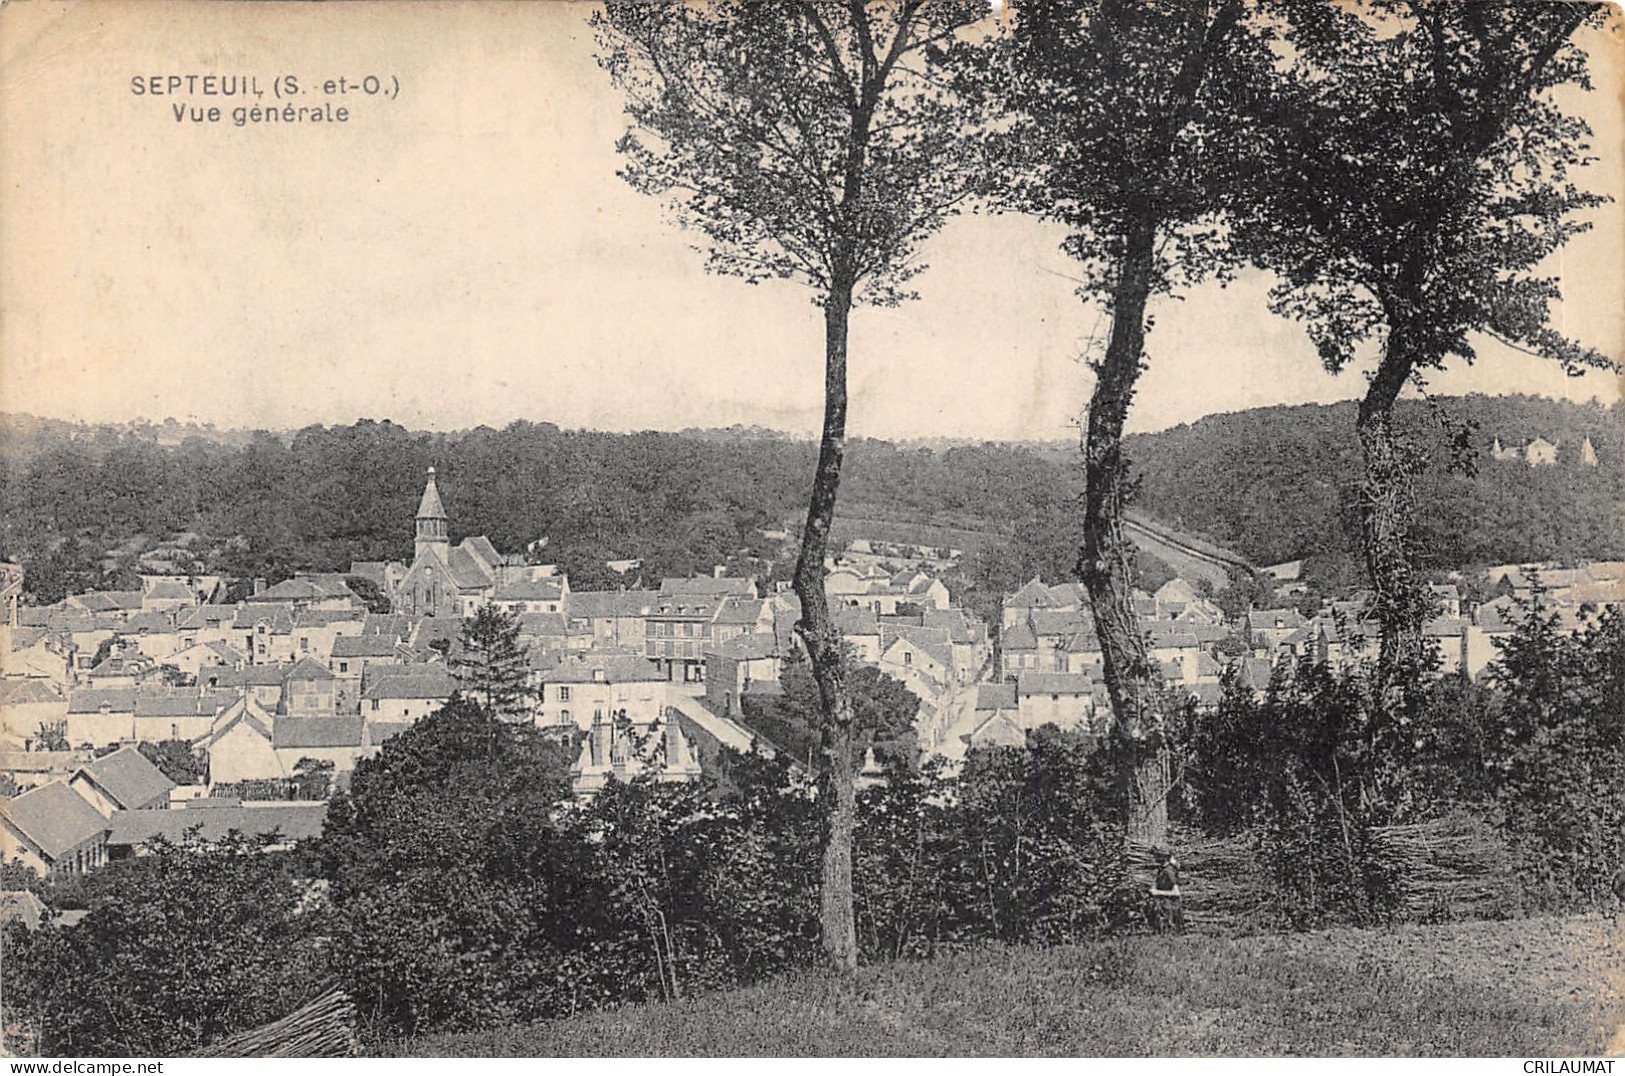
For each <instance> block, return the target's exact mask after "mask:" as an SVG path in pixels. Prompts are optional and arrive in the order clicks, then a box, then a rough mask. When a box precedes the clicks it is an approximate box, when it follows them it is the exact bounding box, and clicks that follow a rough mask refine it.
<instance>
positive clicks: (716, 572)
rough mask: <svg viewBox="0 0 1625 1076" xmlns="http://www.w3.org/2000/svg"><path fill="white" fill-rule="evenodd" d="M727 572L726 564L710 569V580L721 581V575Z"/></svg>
mask: <svg viewBox="0 0 1625 1076" xmlns="http://www.w3.org/2000/svg"><path fill="white" fill-rule="evenodd" d="M727 570H728V566H727V565H726V564H718V565H717V566H716V567H714V568H712V569H711V578H712V579H721V578H722V573H723V572H725V571H727Z"/></svg>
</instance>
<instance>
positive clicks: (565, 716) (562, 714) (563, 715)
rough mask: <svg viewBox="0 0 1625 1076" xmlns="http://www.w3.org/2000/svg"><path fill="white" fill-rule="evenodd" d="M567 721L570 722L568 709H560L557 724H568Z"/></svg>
mask: <svg viewBox="0 0 1625 1076" xmlns="http://www.w3.org/2000/svg"><path fill="white" fill-rule="evenodd" d="M569 723H570V711H568V710H560V711H559V724H561V725H568V724H569Z"/></svg>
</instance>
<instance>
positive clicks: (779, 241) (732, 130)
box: [595, 0, 986, 968]
mask: <svg viewBox="0 0 1625 1076" xmlns="http://www.w3.org/2000/svg"><path fill="white" fill-rule="evenodd" d="M985 11H986V7H985V5H984V4H981V3H977V2H974V0H933V2H930V3H927V2H926V0H899V2H897V3H890V4H871V3H866V2H865V0H796V2H788V0H787V2H783V3H761V2H751V0H715V2H712V3H706V4H688V3H681V2H658V3H657V2H649V0H625V2H614V0H612V2H610V3H608V4H606V5H605V9H604V11H603V13H602V15H600V16H598V17H597V18H596V19H595V25H596V27H597V29H598V32H599V43H600V46H601V54H600V63H601V64H602V66H603V67H604V68H605V69H606V70H607V71H608V72H609V74H610V76H611V77H612V78H613V79H614V81H615V82H616V84H617V85H619V86H620V88H621V89H622V91H623V92H624V93H625V95H626V100H627V105H626V110H627V114H628V116H630V118H631V130H629V131H628V133H627V134H626V135H625V136H624V137H623V138H622V139H621V142H620V150H621V152H622V153H623V154H624V155H625V158H626V164H625V167H624V168H623V170H622V175H623V176H624V177H625V178H626V179H627V180H628V181H629V182H630V183H631V184H632V185H633V186H634V187H636V188H637V189H638V190H640V191H643V192H645V193H647V194H651V195H656V196H660V197H664V198H667V199H668V200H669V202H670V205H671V207H672V209H673V211H674V212H675V215H676V217H677V219H678V220H679V221H681V222H682V224H683V225H685V226H687V227H690V228H693V229H695V230H697V231H698V232H700V233H701V234H703V235H704V236H705V237H706V247H705V253H706V254H707V257H708V265H709V268H710V269H711V270H712V271H714V272H717V273H722V274H725V275H730V276H738V277H742V278H744V279H745V280H747V281H751V282H756V281H761V280H766V279H773V278H778V279H788V280H795V281H798V282H800V283H802V284H804V285H806V286H807V287H808V288H810V289H811V290H812V292H813V296H814V302H815V303H817V305H818V306H819V307H821V308H822V310H823V314H824V423H823V430H822V435H821V437H820V440H819V451H818V463H817V467H816V470H815V472H814V477H813V484H812V492H811V495H810V497H809V499H808V506H807V521H806V525H805V527H804V529H803V533H802V542H801V552H800V557H799V559H798V561H797V563H796V570H795V577H794V587H795V592H796V595H797V596H798V597H799V598H800V600H801V619H800V622H799V623H798V625H797V629H798V631H799V633H800V636H801V639H802V642H803V643H804V644H805V645H806V648H807V653H808V656H809V657H810V659H811V664H812V670H813V676H814V678H815V679H816V680H817V683H818V693H819V698H820V701H821V705H822V710H823V738H824V754H825V756H826V757H825V764H824V766H823V791H822V795H821V802H822V803H823V804H824V805H825V819H826V820H825V834H824V849H823V857H824V865H823V880H822V917H821V918H822V926H823V935H824V937H823V942H824V947H825V950H826V952H827V953H828V955H829V957H830V959H831V961H832V962H833V963H834V964H835V965H836V966H838V967H843V968H853V967H856V965H857V940H856V933H855V929H854V924H853V912H852V829H853V817H854V815H853V812H854V809H855V794H854V790H853V784H852V766H851V757H852V722H853V709H852V701H851V697H850V693H849V689H848V686H847V684H846V680H845V675H844V672H843V667H842V662H841V656H840V636H839V635H838V634H837V633H836V631H835V629H834V626H833V624H832V623H831V620H830V616H829V608H828V604H827V602H826V600H825V596H824V558H825V555H826V552H827V549H828V542H829V531H830V526H831V524H832V522H833V520H834V515H835V501H836V495H837V493H838V491H839V488H840V482H841V464H842V460H843V458H844V456H845V452H846V413H847V389H846V374H847V334H848V325H849V319H850V316H851V312H852V309H853V307H854V306H855V305H857V304H858V303H861V302H868V303H872V304H875V305H879V306H892V305H896V304H897V303H899V302H901V301H903V300H904V299H905V298H908V297H909V293H908V292H907V290H906V285H907V283H908V281H909V280H910V278H912V277H913V276H914V275H915V274H916V273H918V272H920V271H921V269H923V268H924V267H923V265H922V264H921V262H920V261H919V257H918V254H919V245H920V243H921V241H922V240H923V239H925V238H926V237H927V236H929V235H930V234H931V233H933V232H934V231H936V230H937V228H938V227H940V226H941V224H942V223H943V221H944V220H946V219H947V218H948V217H949V216H950V215H952V214H953V213H954V212H955V211H956V209H957V207H959V206H960V205H961V204H962V203H963V201H964V200H965V199H966V198H967V197H968V196H969V195H970V194H971V192H972V188H973V186H974V181H973V178H972V177H973V176H974V175H976V174H978V172H977V171H976V170H973V167H972V166H973V165H974V164H975V162H974V160H973V159H972V158H970V157H968V156H967V155H965V154H964V153H963V152H961V151H960V148H959V135H960V132H961V131H962V129H963V128H964V126H965V124H966V119H967V118H966V116H965V114H964V113H963V111H962V110H960V109H958V108H957V107H956V103H955V100H954V95H953V94H952V92H951V91H950V90H949V88H948V86H947V85H946V82H947V80H946V79H944V78H943V77H941V75H940V74H939V73H938V72H937V71H936V70H935V69H934V68H933V67H932V66H931V65H930V60H931V56H932V54H933V53H934V52H935V51H936V50H941V49H943V48H944V47H945V46H947V45H948V44H949V43H951V42H952V40H953V39H954V37H955V35H956V34H957V33H959V32H960V30H961V29H962V28H964V27H966V26H967V25H969V24H970V23H972V22H973V21H974V20H976V19H977V18H978V17H980V16H981V15H982V14H983V13H985Z"/></svg>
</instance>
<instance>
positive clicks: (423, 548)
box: [417, 467, 451, 564]
mask: <svg viewBox="0 0 1625 1076" xmlns="http://www.w3.org/2000/svg"><path fill="white" fill-rule="evenodd" d="M427 552H432V553H434V554H435V556H437V557H439V558H440V562H441V563H442V564H445V563H447V562H448V561H450V560H451V538H450V537H449V536H448V534H447V532H446V508H445V506H444V505H442V504H441V503H440V491H439V490H437V489H435V487H434V468H433V467H430V468H429V480H428V482H427V483H426V484H425V485H424V487H423V500H422V501H420V502H419V503H418V528H417V555H418V556H419V557H422V556H423V554H424V553H427Z"/></svg>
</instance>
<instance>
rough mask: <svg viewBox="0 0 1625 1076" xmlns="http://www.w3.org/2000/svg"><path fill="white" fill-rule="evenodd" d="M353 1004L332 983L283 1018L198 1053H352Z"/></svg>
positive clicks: (290, 1054)
mask: <svg viewBox="0 0 1625 1076" xmlns="http://www.w3.org/2000/svg"><path fill="white" fill-rule="evenodd" d="M355 1053H356V1035H355V1006H354V1005H353V1004H352V1003H351V1001H350V998H349V995H348V994H346V993H345V992H344V991H343V990H341V989H339V988H338V987H334V988H333V989H332V990H329V991H328V992H327V993H325V994H323V995H322V996H321V997H319V998H317V999H316V1000H315V1001H312V1002H311V1003H310V1004H308V1005H305V1006H304V1007H302V1008H299V1009H296V1010H295V1011H293V1012H291V1013H289V1014H288V1015H287V1016H284V1017H283V1018H282V1019H280V1020H277V1021H274V1022H273V1023H269V1024H266V1025H265V1026H264V1027H257V1028H254V1029H253V1030H252V1031H242V1032H238V1033H237V1034H235V1035H232V1036H230V1037H228V1038H225V1039H221V1040H220V1041H219V1042H216V1043H213V1044H211V1045H209V1046H207V1047H205V1048H204V1049H202V1050H200V1051H198V1053H197V1055H196V1056H198V1057H353V1056H355Z"/></svg>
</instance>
